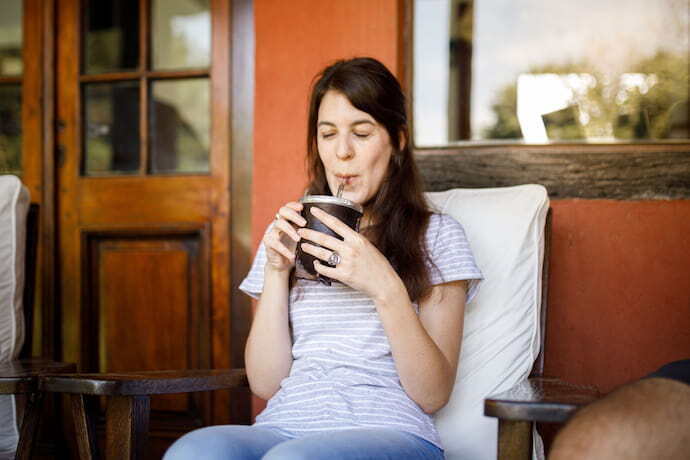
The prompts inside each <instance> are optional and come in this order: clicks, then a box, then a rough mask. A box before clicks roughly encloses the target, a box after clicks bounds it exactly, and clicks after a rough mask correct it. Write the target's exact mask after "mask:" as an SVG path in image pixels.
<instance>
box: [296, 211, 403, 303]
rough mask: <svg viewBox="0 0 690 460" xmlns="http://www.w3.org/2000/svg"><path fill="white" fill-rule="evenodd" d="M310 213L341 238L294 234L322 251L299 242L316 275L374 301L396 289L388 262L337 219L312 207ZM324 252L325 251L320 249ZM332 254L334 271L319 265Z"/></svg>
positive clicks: (395, 277) (307, 231)
mask: <svg viewBox="0 0 690 460" xmlns="http://www.w3.org/2000/svg"><path fill="white" fill-rule="evenodd" d="M311 213H312V214H313V215H314V216H315V217H316V218H317V219H319V220H320V221H321V222H323V223H324V224H325V225H326V226H327V227H328V228H330V229H331V230H333V231H334V232H335V233H337V234H338V235H340V236H341V237H343V240H342V241H341V240H339V239H337V238H335V237H332V236H330V235H327V234H325V233H321V232H318V231H315V230H310V229H308V228H301V229H299V230H298V231H297V233H298V234H299V235H300V236H301V237H302V238H304V239H306V240H309V241H313V242H314V243H316V244H319V245H321V246H323V247H318V246H315V245H313V244H309V243H306V242H302V243H300V244H301V247H302V250H303V251H304V252H306V253H308V254H311V255H313V256H314V257H316V258H317V259H320V260H316V261H315V262H314V268H315V269H316V271H317V272H318V273H320V274H322V275H324V276H327V277H329V278H332V279H334V280H338V281H340V282H341V283H344V284H347V285H348V286H350V287H351V288H353V289H356V290H358V291H361V292H363V293H365V294H367V295H369V297H371V298H372V299H374V300H377V299H381V298H383V297H384V296H385V294H386V293H387V292H388V290H390V289H399V288H400V286H402V280H401V279H400V277H399V276H398V274H397V273H396V272H395V270H394V269H393V267H392V266H391V264H390V263H389V262H388V259H386V257H384V255H383V254H381V252H380V251H379V250H378V249H377V248H376V246H374V245H373V244H372V243H371V242H370V241H369V240H368V239H366V238H365V237H364V236H363V235H361V234H359V233H357V232H356V231H354V230H353V229H351V228H350V227H348V226H347V224H345V223H344V222H342V221H341V220H340V219H338V218H337V217H334V216H332V215H330V214H328V213H326V212H325V211H322V210H321V209H319V208H316V207H312V208H311ZM324 248H326V249H324ZM333 252H336V253H337V254H338V256H339V257H340V261H339V262H338V264H337V265H336V266H335V267H333V268H332V267H329V266H327V265H325V264H324V263H321V261H324V262H326V261H328V259H329V257H331V255H332V254H333Z"/></svg>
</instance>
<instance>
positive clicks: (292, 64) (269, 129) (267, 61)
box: [252, 0, 401, 242]
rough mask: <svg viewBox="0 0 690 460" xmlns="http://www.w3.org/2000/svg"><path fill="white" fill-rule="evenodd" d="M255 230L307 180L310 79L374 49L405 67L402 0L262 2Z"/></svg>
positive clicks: (257, 8) (392, 66)
mask: <svg viewBox="0 0 690 460" xmlns="http://www.w3.org/2000/svg"><path fill="white" fill-rule="evenodd" d="M254 8H255V11H254V14H255V28H256V70H255V71H256V98H255V115H254V116H255V120H254V128H255V131H254V178H253V180H254V182H253V193H252V230H253V234H254V241H255V242H258V240H259V239H260V238H261V235H262V233H263V231H264V229H265V227H266V225H267V224H268V222H270V220H271V218H272V217H273V216H274V215H275V213H276V211H277V210H278V208H279V207H280V206H281V205H282V204H284V203H285V202H286V201H288V200H291V199H296V198H299V197H300V196H301V195H302V193H303V191H304V187H305V185H306V173H305V171H304V154H305V151H306V150H305V146H306V140H305V139H306V135H307V128H306V119H307V111H308V109H307V104H308V98H309V85H310V83H311V81H312V78H313V77H314V76H315V75H316V73H317V72H319V71H320V70H322V69H323V68H324V67H325V66H326V65H327V64H329V63H331V62H333V61H334V60H336V59H341V58H347V57H353V56H358V55H368V56H372V57H375V58H377V59H379V60H381V61H382V62H383V63H384V64H386V65H387V66H388V67H389V68H390V69H397V68H398V66H399V65H400V62H399V59H398V52H399V50H400V46H398V43H397V37H398V28H399V23H400V21H399V20H398V15H399V13H400V11H401V10H400V9H399V1H398V0H377V1H375V2H372V1H370V0H347V1H320V0H291V1H282V0H257V1H256V2H255V5H254Z"/></svg>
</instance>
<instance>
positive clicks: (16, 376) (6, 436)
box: [0, 175, 76, 459]
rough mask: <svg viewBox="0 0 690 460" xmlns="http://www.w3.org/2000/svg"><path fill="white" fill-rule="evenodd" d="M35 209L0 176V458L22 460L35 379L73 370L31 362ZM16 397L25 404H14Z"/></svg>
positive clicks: (34, 413) (34, 406)
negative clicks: (12, 457) (17, 459)
mask: <svg viewBox="0 0 690 460" xmlns="http://www.w3.org/2000/svg"><path fill="white" fill-rule="evenodd" d="M37 243H38V206H37V205H30V204H29V192H28V190H27V189H26V187H24V186H23V185H22V183H21V182H20V180H19V179H18V178H17V177H15V176H11V175H2V176H0V456H1V457H2V458H6V457H7V456H12V455H14V456H15V458H21V459H24V458H26V459H28V458H30V457H31V453H32V449H33V446H34V439H35V435H36V433H37V429H38V423H39V416H40V413H41V410H42V398H43V394H42V393H41V392H40V391H39V389H38V378H39V376H40V375H42V374H44V373H47V372H50V373H59V372H74V371H75V369H76V366H74V365H73V364H66V363H60V362H54V361H50V360H46V359H38V358H31V357H30V355H31V337H32V335H31V332H32V317H33V315H32V313H33V303H34V302H33V301H34V286H35V282H34V281H35V280H34V278H35V272H36V246H37ZM16 395H21V396H22V398H19V399H21V400H23V401H25V404H17V402H19V400H18V399H17V398H15V396H16Z"/></svg>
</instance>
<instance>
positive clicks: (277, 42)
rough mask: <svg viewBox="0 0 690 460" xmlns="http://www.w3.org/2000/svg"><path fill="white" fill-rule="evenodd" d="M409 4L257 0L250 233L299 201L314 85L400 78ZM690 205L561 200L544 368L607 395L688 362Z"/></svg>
mask: <svg viewBox="0 0 690 460" xmlns="http://www.w3.org/2000/svg"><path fill="white" fill-rule="evenodd" d="M401 18H402V2H401V1H399V0H377V1H370V0H347V1H323V0H293V1H289V2H288V1H281V0H256V1H255V21H256V99H255V123H254V126H255V133H254V178H253V194H252V206H253V207H252V213H253V217H252V225H253V230H252V232H253V236H254V242H255V244H258V242H259V241H260V239H261V235H262V233H263V231H264V228H265V226H266V225H267V224H268V222H270V220H271V218H272V216H273V215H274V214H275V212H276V210H277V209H278V207H279V206H280V205H281V204H282V203H284V202H285V201H287V200H288V199H294V198H297V197H299V196H300V195H301V193H302V191H303V188H304V185H305V175H304V167H303V165H304V161H303V156H304V151H305V135H306V116H307V110H306V105H307V98H308V88H309V83H310V82H311V79H312V77H313V76H314V74H315V73H316V72H317V71H319V70H320V69H322V68H323V67H324V65H326V64H327V63H329V62H331V61H332V60H334V59H336V58H340V57H351V56H355V55H370V56H374V57H376V58H379V59H380V60H382V61H383V62H384V63H385V64H386V65H388V66H389V67H390V68H391V69H393V70H394V71H395V72H396V73H397V74H398V76H401V73H402V72H401V69H402V68H403V66H404V65H405V63H404V62H401V56H402V55H403V53H402V51H403V50H402V42H401V30H402V19H401ZM689 235H690V201H687V200H683V201H645V202H625V201H608V200H560V201H555V202H553V240H552V253H551V259H550V262H551V280H550V284H549V288H550V291H549V296H548V299H549V317H548V325H547V352H546V372H547V373H548V374H550V375H555V376H559V377H562V378H565V379H568V380H571V381H573V382H579V383H594V384H596V385H598V386H599V387H600V388H601V389H602V390H603V391H608V390H610V389H611V388H613V387H614V386H616V385H618V384H621V383H623V382H626V381H628V380H630V379H632V378H635V377H638V376H640V375H642V374H644V373H646V372H649V371H651V370H653V369H654V368H655V367H656V366H658V365H659V364H661V363H662V362H664V361H668V360H671V359H676V358H680V357H683V356H685V357H690V236H689Z"/></svg>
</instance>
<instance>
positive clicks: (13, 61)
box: [0, 0, 23, 174]
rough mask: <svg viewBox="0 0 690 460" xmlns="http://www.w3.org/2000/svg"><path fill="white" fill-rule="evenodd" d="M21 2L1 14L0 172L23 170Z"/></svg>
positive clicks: (8, 4) (7, 4)
mask: <svg viewBox="0 0 690 460" xmlns="http://www.w3.org/2000/svg"><path fill="white" fill-rule="evenodd" d="M22 29H23V28H22V0H4V1H3V5H2V15H0V173H12V174H21V170H22V72H23V59H22Z"/></svg>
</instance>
